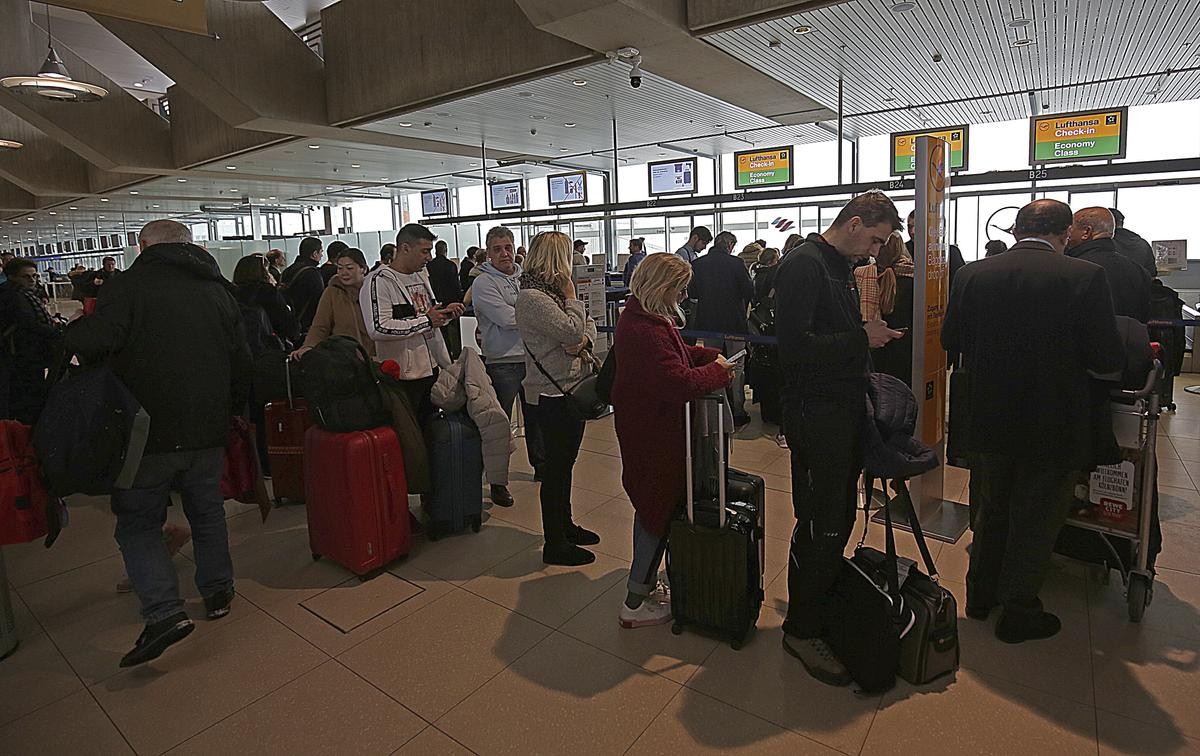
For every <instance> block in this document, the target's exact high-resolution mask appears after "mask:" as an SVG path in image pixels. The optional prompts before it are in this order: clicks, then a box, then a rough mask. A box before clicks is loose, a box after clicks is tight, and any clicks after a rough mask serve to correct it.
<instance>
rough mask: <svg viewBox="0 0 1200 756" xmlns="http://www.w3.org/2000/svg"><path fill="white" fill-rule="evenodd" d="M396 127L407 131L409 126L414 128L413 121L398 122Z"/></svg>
mask: <svg viewBox="0 0 1200 756" xmlns="http://www.w3.org/2000/svg"><path fill="white" fill-rule="evenodd" d="M396 125H397V126H403V127H404V128H406V129H407V128H408V127H409V126H412V121H396Z"/></svg>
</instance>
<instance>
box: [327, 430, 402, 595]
mask: <svg viewBox="0 0 1200 756" xmlns="http://www.w3.org/2000/svg"><path fill="white" fill-rule="evenodd" d="M304 454H305V456H306V457H307V458H308V459H311V460H320V461H321V464H320V465H312V466H310V467H309V468H308V470H307V471H306V474H305V476H304V488H305V496H306V501H305V503H306V505H307V508H308V543H309V546H311V547H312V555H313V559H320V558H321V557H323V556H324V557H328V558H329V559H331V560H333V561H334V562H337V563H338V564H340V565H342V566H343V567H345V568H346V569H348V570H351V571H352V572H354V573H355V574H357V575H365V574H366V573H368V572H372V571H374V570H378V569H380V568H382V567H384V566H386V565H387V564H388V563H389V562H391V561H393V560H394V559H396V558H397V557H400V556H403V555H405V554H407V553H408V550H409V546H410V543H411V541H412V534H411V532H410V530H409V523H408V484H407V482H406V478H405V475H404V457H403V454H402V452H401V449H400V440H399V439H398V438H397V437H396V432H395V431H394V430H392V429H391V428H388V427H383V428H376V429H375V430H369V431H354V432H352V433H332V432H330V431H327V430H323V429H321V428H318V427H312V428H309V429H308V432H307V433H306V434H305V436H304Z"/></svg>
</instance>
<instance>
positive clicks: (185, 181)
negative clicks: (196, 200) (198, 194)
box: [175, 178, 187, 184]
mask: <svg viewBox="0 0 1200 756" xmlns="http://www.w3.org/2000/svg"><path fill="white" fill-rule="evenodd" d="M175 180H176V181H178V182H179V183H181V184H186V183H187V179H182V178H180V179H175Z"/></svg>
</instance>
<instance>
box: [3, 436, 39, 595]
mask: <svg viewBox="0 0 1200 756" xmlns="http://www.w3.org/2000/svg"><path fill="white" fill-rule="evenodd" d="M49 505H50V495H49V494H48V493H47V492H46V486H45V485H44V484H43V483H42V476H41V472H40V471H39V470H38V463H37V457H36V456H35V455H34V453H33V443H32V439H31V433H30V429H29V426H28V425H23V424H22V423H18V422H16V421H15V420H0V546H7V545H9V544H14V543H28V542H29V541H32V540H34V539H37V538H41V537H42V536H44V535H46V533H47V532H49V525H48V522H47V510H48V507H49ZM4 590H5V588H4V587H2V586H0V592H3V591H4Z"/></svg>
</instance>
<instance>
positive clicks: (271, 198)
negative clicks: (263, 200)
mask: <svg viewBox="0 0 1200 756" xmlns="http://www.w3.org/2000/svg"><path fill="white" fill-rule="evenodd" d="M267 199H269V200H273V199H275V198H274V197H267Z"/></svg>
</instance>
